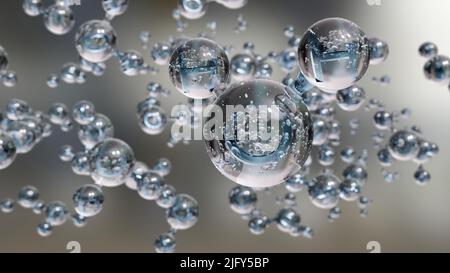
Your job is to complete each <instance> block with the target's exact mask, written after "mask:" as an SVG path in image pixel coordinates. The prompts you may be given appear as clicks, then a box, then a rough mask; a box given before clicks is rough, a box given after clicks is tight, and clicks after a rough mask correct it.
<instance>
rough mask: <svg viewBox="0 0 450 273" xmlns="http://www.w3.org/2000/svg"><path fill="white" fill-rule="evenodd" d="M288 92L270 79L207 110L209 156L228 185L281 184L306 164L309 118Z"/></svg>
mask: <svg viewBox="0 0 450 273" xmlns="http://www.w3.org/2000/svg"><path fill="white" fill-rule="evenodd" d="M289 92H290V89H288V88H287V87H285V86H284V85H282V84H280V83H277V82H274V81H270V80H263V79H258V80H253V81H248V82H241V83H238V84H235V85H233V86H232V87H230V88H229V89H228V90H227V91H226V92H224V93H223V94H222V95H220V96H219V98H218V99H217V100H216V101H215V103H214V104H213V105H211V106H209V107H208V110H209V112H208V114H207V122H206V124H205V128H204V137H205V139H206V147H207V152H208V155H209V157H210V159H211V161H212V162H213V163H214V165H215V166H216V168H217V169H218V170H219V171H220V172H221V173H222V174H223V175H225V176H226V177H227V178H229V179H230V180H232V181H234V182H236V183H238V184H240V185H243V186H247V187H255V188H264V187H271V186H275V185H278V184H281V183H282V182H283V181H284V180H285V179H286V178H288V177H290V176H292V175H293V174H295V173H297V172H298V171H299V170H300V168H301V166H302V165H303V164H304V163H305V162H306V160H307V158H308V156H309V154H310V151H311V146H312V145H311V144H312V139H313V131H312V125H311V117H310V113H309V111H308V109H307V107H306V105H304V104H303V103H302V102H301V101H300V100H293V99H292V97H291V95H290V93H289Z"/></svg>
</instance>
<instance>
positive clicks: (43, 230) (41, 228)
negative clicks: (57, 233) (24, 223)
mask: <svg viewBox="0 0 450 273" xmlns="http://www.w3.org/2000/svg"><path fill="white" fill-rule="evenodd" d="M36 230H37V232H38V234H39V235H40V236H42V237H48V236H50V235H51V234H52V232H53V226H52V225H51V224H50V223H48V222H46V221H44V222H42V223H40V224H39V225H38V226H37V228H36Z"/></svg>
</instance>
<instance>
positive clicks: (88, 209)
mask: <svg viewBox="0 0 450 273" xmlns="http://www.w3.org/2000/svg"><path fill="white" fill-rule="evenodd" d="M72 199H73V203H74V207H75V211H76V212H77V213H78V214H79V215H81V216H83V217H92V216H95V215H97V214H98V213H100V211H101V210H102V208H103V202H104V201H105V197H104V195H103V191H102V189H101V188H100V187H99V186H97V185H84V186H82V187H81V188H80V189H78V190H77V191H76V192H75V194H74V195H73V198H72Z"/></svg>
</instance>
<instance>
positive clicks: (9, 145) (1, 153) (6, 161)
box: [0, 132, 17, 170]
mask: <svg viewBox="0 0 450 273" xmlns="http://www.w3.org/2000/svg"><path fill="white" fill-rule="evenodd" d="M16 155H17V154H16V145H15V144H14V141H13V139H12V138H11V137H9V136H8V135H7V134H5V133H3V132H0V170H3V169H6V168H8V167H9V166H10V165H11V164H12V163H13V161H14V159H15V158H16Z"/></svg>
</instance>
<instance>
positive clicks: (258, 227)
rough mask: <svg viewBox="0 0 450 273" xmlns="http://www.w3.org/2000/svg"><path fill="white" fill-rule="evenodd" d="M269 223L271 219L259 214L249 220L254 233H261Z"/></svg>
mask: <svg viewBox="0 0 450 273" xmlns="http://www.w3.org/2000/svg"><path fill="white" fill-rule="evenodd" d="M268 225H269V219H268V218H267V217H265V216H257V217H253V218H252V219H250V221H249V222H248V228H249V229H250V232H251V233H252V234H254V235H261V234H263V233H264V231H265V230H266V228H267V226H268Z"/></svg>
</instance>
